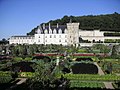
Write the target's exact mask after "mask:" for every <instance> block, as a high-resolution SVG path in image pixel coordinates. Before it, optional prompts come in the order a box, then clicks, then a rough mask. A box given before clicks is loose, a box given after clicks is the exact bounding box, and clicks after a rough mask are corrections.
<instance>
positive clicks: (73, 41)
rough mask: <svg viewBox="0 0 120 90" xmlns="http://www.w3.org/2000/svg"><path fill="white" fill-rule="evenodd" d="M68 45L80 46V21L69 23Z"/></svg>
mask: <svg viewBox="0 0 120 90" xmlns="http://www.w3.org/2000/svg"><path fill="white" fill-rule="evenodd" d="M67 29H68V31H67V39H68V45H73V46H78V44H79V23H67Z"/></svg>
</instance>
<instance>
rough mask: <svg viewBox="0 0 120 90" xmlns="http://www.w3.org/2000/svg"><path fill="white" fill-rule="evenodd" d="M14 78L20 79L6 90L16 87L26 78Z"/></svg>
mask: <svg viewBox="0 0 120 90" xmlns="http://www.w3.org/2000/svg"><path fill="white" fill-rule="evenodd" d="M16 80H20V81H18V82H17V83H16V84H14V85H12V86H11V87H10V88H8V89H6V90H13V88H16V87H17V86H18V85H20V84H22V83H24V82H26V80H27V78H17V79H16Z"/></svg>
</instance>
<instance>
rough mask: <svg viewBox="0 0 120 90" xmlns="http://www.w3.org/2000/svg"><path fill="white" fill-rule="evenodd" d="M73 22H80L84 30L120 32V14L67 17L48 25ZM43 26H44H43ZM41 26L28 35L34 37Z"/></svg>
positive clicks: (52, 21) (51, 21)
mask: <svg viewBox="0 0 120 90" xmlns="http://www.w3.org/2000/svg"><path fill="white" fill-rule="evenodd" d="M70 19H71V20H72V22H79V23H80V28H81V29H83V30H92V29H100V30H102V31H120V14H118V13H116V12H115V13H113V14H106V15H97V16H96V15H94V16H93V15H88V16H67V15H65V16H64V17H63V18H61V19H57V20H50V21H49V22H47V23H46V24H47V25H48V23H51V24H52V25H57V23H59V24H60V25H66V23H68V22H69V21H70ZM41 25H42V24H41ZM38 27H39V26H37V27H36V28H34V29H32V30H31V32H29V33H27V35H34V34H35V31H36V30H37V28H38Z"/></svg>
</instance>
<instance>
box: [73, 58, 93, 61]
mask: <svg viewBox="0 0 120 90" xmlns="http://www.w3.org/2000/svg"><path fill="white" fill-rule="evenodd" d="M75 61H93V60H92V59H91V58H77V59H76V60H75Z"/></svg>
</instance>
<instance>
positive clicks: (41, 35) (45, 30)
mask: <svg viewBox="0 0 120 90" xmlns="http://www.w3.org/2000/svg"><path fill="white" fill-rule="evenodd" d="M105 39H120V37H115V36H114V37H105V36H104V32H101V31H100V30H91V31H89V30H81V29H79V23H67V25H58V24H57V25H55V26H51V25H50V24H49V25H48V26H45V24H43V26H39V28H38V29H37V31H36V33H35V35H33V36H11V37H10V39H9V44H45V45H46V44H57V45H60V44H62V45H74V46H78V45H79V44H81V45H85V46H87V45H86V44H87V43H89V44H90V43H95V42H104V41H105ZM84 41H87V42H84ZM83 43H84V44H83ZM85 43H86V44H85ZM90 45H92V44H90Z"/></svg>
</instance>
